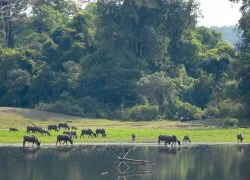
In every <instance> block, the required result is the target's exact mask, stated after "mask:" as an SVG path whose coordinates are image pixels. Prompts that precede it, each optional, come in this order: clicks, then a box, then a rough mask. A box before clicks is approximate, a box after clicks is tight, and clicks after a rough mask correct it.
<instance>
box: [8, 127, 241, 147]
mask: <svg viewBox="0 0 250 180" xmlns="http://www.w3.org/2000/svg"><path fill="white" fill-rule="evenodd" d="M61 128H64V130H65V131H64V132H63V134H59V135H57V141H56V145H57V144H58V142H59V144H61V141H63V144H65V143H66V145H67V142H69V143H70V144H71V145H73V138H75V139H77V132H76V131H75V130H77V127H75V126H71V131H70V127H69V125H68V124H67V123H59V124H58V125H57V124H53V125H48V129H43V128H41V127H40V126H39V125H36V124H32V125H28V126H27V128H26V129H27V130H26V132H27V133H30V132H32V133H41V134H42V135H48V136H50V131H51V130H54V131H59V130H60V129H61ZM66 130H68V131H66ZM73 130H74V131H73ZM11 131H13V132H15V131H19V130H18V129H17V128H9V132H11ZM99 134H100V135H101V137H106V136H107V134H106V131H105V129H103V128H97V129H96V131H95V133H94V132H93V131H92V130H91V129H89V128H88V129H82V130H81V135H80V138H81V137H84V135H88V137H98V135H99ZM236 137H237V140H238V143H239V142H241V143H242V141H243V139H244V136H243V135H242V134H241V133H239V134H237V136H236ZM135 138H136V135H135V134H134V133H133V134H132V141H135ZM161 141H163V142H165V144H166V145H167V144H169V145H171V146H173V145H175V144H176V143H178V144H179V145H181V143H180V140H178V138H177V137H176V136H175V135H172V136H167V135H159V136H158V144H160V143H161ZM26 142H31V143H33V145H34V144H36V145H37V146H40V144H41V141H39V140H38V139H37V137H36V136H34V135H26V136H24V137H23V146H25V143H26ZM183 143H191V140H190V138H189V136H184V138H183Z"/></svg>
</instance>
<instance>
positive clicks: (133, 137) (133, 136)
mask: <svg viewBox="0 0 250 180" xmlns="http://www.w3.org/2000/svg"><path fill="white" fill-rule="evenodd" d="M135 138H136V136H135V134H134V133H133V134H132V141H135Z"/></svg>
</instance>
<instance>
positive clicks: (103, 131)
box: [95, 128, 106, 137]
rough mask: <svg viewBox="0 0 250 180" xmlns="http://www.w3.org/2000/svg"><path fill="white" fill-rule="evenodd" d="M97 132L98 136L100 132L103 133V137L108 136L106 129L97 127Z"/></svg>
mask: <svg viewBox="0 0 250 180" xmlns="http://www.w3.org/2000/svg"><path fill="white" fill-rule="evenodd" d="M95 133H96V136H98V134H101V135H102V137H106V133H105V129H102V128H101V129H99V128H97V129H96V130H95Z"/></svg>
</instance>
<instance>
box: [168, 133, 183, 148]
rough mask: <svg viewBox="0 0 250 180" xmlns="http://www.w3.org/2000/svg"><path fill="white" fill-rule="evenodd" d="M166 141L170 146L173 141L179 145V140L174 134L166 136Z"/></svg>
mask: <svg viewBox="0 0 250 180" xmlns="http://www.w3.org/2000/svg"><path fill="white" fill-rule="evenodd" d="M166 142H167V144H170V145H171V146H173V143H174V144H176V142H177V143H178V144H179V145H181V142H180V141H179V140H178V139H177V137H176V136H175V135H172V136H166Z"/></svg>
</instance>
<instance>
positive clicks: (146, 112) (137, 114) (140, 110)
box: [127, 105, 159, 121]
mask: <svg viewBox="0 0 250 180" xmlns="http://www.w3.org/2000/svg"><path fill="white" fill-rule="evenodd" d="M127 114H128V117H129V118H130V119H133V120H136V121H150V120H155V119H157V117H158V115H159V111H158V106H151V105H137V106H134V107H132V108H130V109H128V110H127Z"/></svg>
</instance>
